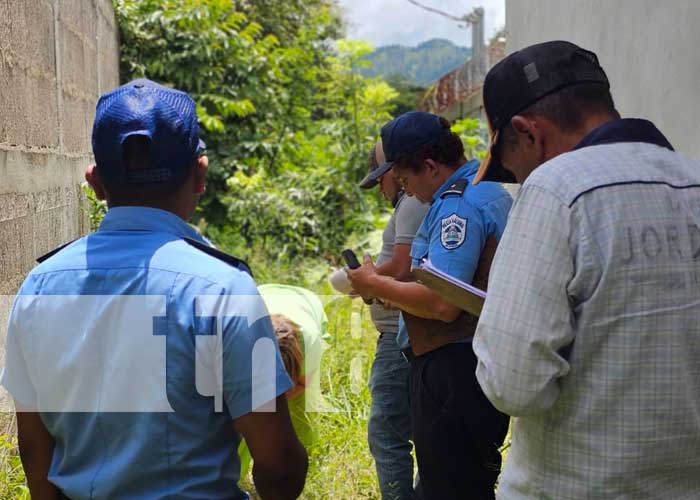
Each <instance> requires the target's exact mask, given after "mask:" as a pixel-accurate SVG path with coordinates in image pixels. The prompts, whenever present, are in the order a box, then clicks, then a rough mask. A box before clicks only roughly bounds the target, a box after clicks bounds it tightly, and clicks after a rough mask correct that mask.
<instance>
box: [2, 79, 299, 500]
mask: <svg viewBox="0 0 700 500" xmlns="http://www.w3.org/2000/svg"><path fill="white" fill-rule="evenodd" d="M92 145H93V151H94V154H95V160H96V162H97V165H96V166H92V167H90V168H89V169H88V171H87V173H86V176H87V179H88V181H89V182H90V184H91V185H92V186H93V188H94V189H95V193H96V194H97V196H98V197H100V198H106V200H107V204H108V206H109V210H108V212H107V214H106V216H105V218H104V220H103V222H102V224H101V226H100V228H99V230H98V231H97V232H96V233H94V234H91V235H89V236H86V237H84V238H81V239H79V240H77V241H75V242H73V243H71V244H69V245H67V246H65V248H62V249H60V251H57V252H54V255H52V256H49V257H48V258H45V259H41V260H42V261H43V262H42V263H41V264H40V265H39V266H38V267H36V268H35V269H34V270H33V271H32V272H31V273H30V274H29V276H28V277H27V279H26V280H25V282H24V283H23V285H22V287H21V289H20V291H19V295H18V296H17V299H16V301H15V303H14V305H13V309H12V313H11V317H10V323H9V330H8V338H7V352H6V358H5V370H4V373H3V376H2V384H3V385H4V386H5V387H6V388H7V389H8V391H9V392H10V394H11V395H12V396H13V398H14V401H15V405H16V408H17V430H18V436H19V450H20V455H21V458H22V463H23V465H24V470H25V472H26V475H27V482H28V485H29V489H30V492H31V495H32V498H35V499H55V498H60V497H62V498H70V499H74V500H87V499H92V498H123V499H142V498H148V499H166V498H207V499H220V500H224V499H225V500H232V499H235V500H243V499H247V498H248V495H247V494H246V493H245V492H243V491H242V490H241V489H240V488H239V487H238V485H237V483H238V479H239V477H238V475H239V462H238V454H237V453H236V451H237V448H238V443H239V441H240V435H242V436H244V437H245V439H246V442H247V443H248V445H249V447H250V450H251V453H252V455H253V457H254V459H255V467H254V469H253V477H254V480H255V485H256V488H257V490H258V493H259V494H260V496H261V497H262V498H264V499H292V498H296V497H297V496H298V495H299V494H300V492H301V490H302V488H303V485H304V477H305V474H306V464H307V457H306V453H305V451H304V449H303V447H302V446H301V444H300V443H299V441H298V440H297V437H296V435H295V434H294V430H293V428H292V423H291V421H290V418H289V413H288V410H287V403H286V400H285V397H284V393H285V392H286V391H287V390H289V389H290V388H291V383H290V380H289V377H288V376H287V374H286V373H285V371H284V367H283V364H282V361H281V359H280V356H279V350H278V349H277V347H276V344H275V341H274V333H273V330H272V325H271V323H270V319H269V316H268V315H267V310H266V309H265V307H264V305H263V304H262V302H261V300H260V299H259V295H258V292H257V289H256V287H255V283H254V282H253V279H252V278H251V276H250V275H249V274H248V271H247V268H246V267H245V266H244V265H243V264H242V263H241V262H240V261H238V260H237V259H235V258H233V257H231V256H226V255H225V254H223V253H222V252H218V251H216V250H213V249H211V248H210V247H209V246H207V244H206V241H205V240H204V239H203V238H202V236H201V235H199V233H197V231H195V230H194V229H192V227H191V226H189V225H188V224H187V223H186V220H187V219H189V218H190V217H191V216H192V215H193V213H194V210H195V207H196V205H197V200H198V198H199V196H200V195H201V193H202V192H203V191H204V175H205V173H206V170H207V165H208V160H207V158H206V156H203V151H202V146H203V143H202V142H201V141H200V140H199V134H198V127H197V118H196V113H195V103H194V101H193V100H192V99H191V98H190V97H189V96H188V95H187V94H185V93H184V92H180V91H177V90H173V89H170V88H166V87H162V86H160V85H157V84H155V83H153V82H150V81H148V80H137V81H134V82H131V83H128V84H126V85H124V86H122V87H120V88H118V89H115V90H113V91H111V92H109V93H107V94H105V95H103V96H102V97H101V99H100V100H99V102H98V104H97V113H96V117H95V123H94V128H93V135H92ZM256 353H257V354H256ZM254 358H255V359H256V360H257V362H254V361H253V359H254ZM261 408H264V410H265V411H255V410H256V409H261Z"/></svg>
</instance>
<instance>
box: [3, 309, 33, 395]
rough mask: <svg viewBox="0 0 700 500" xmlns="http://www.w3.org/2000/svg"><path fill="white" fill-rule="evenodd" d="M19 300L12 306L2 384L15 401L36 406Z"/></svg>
mask: <svg viewBox="0 0 700 500" xmlns="http://www.w3.org/2000/svg"><path fill="white" fill-rule="evenodd" d="M18 315H19V311H18V308H17V301H16V300H15V304H14V306H13V307H12V313H11V314H10V320H9V323H8V328H7V339H6V342H5V366H4V367H3V369H2V376H1V378H0V384H2V386H3V387H5V389H7V391H8V392H9V393H10V394H11V395H12V397H13V398H14V400H15V402H16V403H17V404H19V405H20V406H22V407H24V408H36V407H37V396H36V389H35V387H34V384H33V383H32V379H31V377H30V371H29V366H28V363H27V359H26V357H25V353H24V352H23V350H22V347H21V339H20V337H21V336H22V329H21V327H20V326H19V325H21V321H20V318H19V317H18Z"/></svg>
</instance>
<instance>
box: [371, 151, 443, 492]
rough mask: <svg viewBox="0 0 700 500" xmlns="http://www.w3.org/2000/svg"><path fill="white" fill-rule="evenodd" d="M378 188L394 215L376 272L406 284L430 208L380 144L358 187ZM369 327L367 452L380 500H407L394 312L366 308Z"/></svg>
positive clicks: (408, 435)
mask: <svg viewBox="0 0 700 500" xmlns="http://www.w3.org/2000/svg"><path fill="white" fill-rule="evenodd" d="M375 186H379V190H380V192H381V194H382V196H383V197H384V198H385V199H386V200H387V201H388V202H390V203H391V205H392V206H393V207H394V213H392V214H391V218H390V219H389V222H388V223H387V225H386V227H385V228H384V232H383V233H382V249H381V252H380V253H379V256H378V258H377V273H379V274H381V275H384V276H390V277H392V278H394V279H397V280H400V281H406V280H407V279H408V278H409V276H410V271H411V255H410V250H411V243H412V242H413V238H414V237H415V235H416V231H417V230H418V227H419V226H420V224H421V222H422V221H423V217H424V216H425V214H426V212H427V211H428V208H430V205H428V204H426V203H422V202H421V201H420V200H418V199H417V198H415V197H413V196H406V195H405V194H404V192H403V190H402V189H401V185H400V184H399V182H398V181H397V180H396V178H395V177H394V175H393V173H392V169H391V163H387V161H386V159H385V156H384V149H383V146H382V141H381V140H380V141H379V142H377V144H375V145H374V146H373V147H372V150H371V151H370V156H369V172H368V173H367V175H366V176H365V178H364V179H362V181H360V187H361V188H362V189H371V188H373V187H375ZM370 313H371V315H372V323H374V326H375V328H376V329H377V331H379V338H378V339H377V353H376V355H375V358H374V362H373V363H372V372H371V374H370V380H369V387H370V391H371V392H372V406H371V408H370V412H369V421H368V423H367V435H368V441H369V449H370V451H371V452H372V456H373V457H374V461H375V464H376V468H377V479H378V480H379V489H380V490H381V494H382V499H384V500H388V499H392V500H411V499H413V498H415V497H416V494H415V493H414V491H413V457H412V456H411V449H412V448H413V446H412V445H411V442H410V440H411V439H412V437H413V432H412V426H411V415H410V412H409V409H408V363H407V362H406V359H404V357H403V355H402V353H401V349H400V348H399V345H398V343H397V342H396V336H397V334H398V332H399V311H398V310H397V309H393V308H386V307H384V305H382V304H381V303H380V302H379V301H374V303H373V304H372V305H371V306H370Z"/></svg>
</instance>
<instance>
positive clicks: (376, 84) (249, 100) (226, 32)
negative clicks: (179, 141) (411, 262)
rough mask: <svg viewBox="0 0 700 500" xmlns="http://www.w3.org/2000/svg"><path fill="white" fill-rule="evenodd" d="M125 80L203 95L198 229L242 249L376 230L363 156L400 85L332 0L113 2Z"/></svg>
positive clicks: (268, 251) (312, 252)
mask: <svg viewBox="0 0 700 500" xmlns="http://www.w3.org/2000/svg"><path fill="white" fill-rule="evenodd" d="M115 7H116V11H117V16H118V20H119V26H120V31H121V35H122V45H121V74H122V80H124V81H128V80H131V79H133V78H136V77H141V76H146V77H148V78H151V79H154V80H156V81H159V82H161V83H164V84H166V85H171V86H174V87H177V88H181V89H183V90H185V91H187V92H189V93H190V94H191V95H192V96H193V97H194V99H195V100H196V102H197V104H198V106H197V110H198V115H199V119H200V123H201V124H202V126H203V128H204V134H203V135H204V139H205V141H206V142H207V146H208V151H209V157H210V172H209V178H208V185H207V193H206V195H205V196H204V198H203V199H202V202H201V204H200V212H199V213H198V215H197V218H198V224H199V227H200V228H201V229H202V230H203V231H205V232H206V233H207V234H208V235H209V236H210V237H212V238H213V239H214V240H216V241H217V243H218V244H219V245H220V246H222V247H223V248H225V249H227V250H229V251H231V252H233V253H236V254H237V255H239V256H241V257H243V258H247V259H249V258H255V257H258V256H260V255H261V253H262V254H265V255H267V256H270V257H271V258H272V257H273V258H274V259H273V260H277V261H283V260H285V259H287V260H288V259H292V258H299V257H306V256H318V255H330V254H333V255H335V254H337V250H338V247H339V245H340V244H342V242H343V241H344V240H345V238H346V237H347V235H348V234H350V233H352V232H353V231H363V230H364V231H366V230H367V229H368V228H369V227H370V224H369V222H370V221H369V218H368V213H369V212H370V211H369V210H368V208H370V207H374V206H375V205H376V199H371V198H370V199H369V200H366V199H365V198H363V197H362V196H361V195H360V192H359V190H358V188H357V186H356V183H357V181H358V180H359V179H360V178H361V177H362V175H363V174H364V173H365V169H366V160H365V158H366V154H367V151H368V149H369V147H370V146H371V144H372V141H373V140H374V138H375V137H376V136H377V134H378V132H379V127H380V126H381V124H382V123H384V122H386V121H387V120H388V119H389V118H391V115H390V109H391V101H392V99H394V98H395V97H396V96H397V94H396V92H395V91H394V90H393V89H392V88H391V87H390V86H389V85H387V84H386V83H385V82H383V81H382V80H380V79H370V78H365V77H363V76H361V75H360V73H359V70H360V69H361V68H362V67H363V66H365V65H367V64H368V63H367V62H365V61H363V60H362V57H363V56H365V55H366V54H368V53H369V52H370V51H371V47H370V46H368V45H367V44H365V43H362V42H350V41H346V40H342V39H340V27H341V21H340V17H339V14H338V12H337V10H336V9H337V7H336V5H335V3H334V2H332V1H331V0H314V1H311V2H301V1H298V2H281V1H272V0H268V1H265V2H257V1H256V2H231V1H230V0H167V1H162V0H115Z"/></svg>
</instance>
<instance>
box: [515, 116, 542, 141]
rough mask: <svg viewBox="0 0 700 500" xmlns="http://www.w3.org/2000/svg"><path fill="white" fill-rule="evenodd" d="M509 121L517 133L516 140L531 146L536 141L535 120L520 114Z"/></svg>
mask: <svg viewBox="0 0 700 500" xmlns="http://www.w3.org/2000/svg"><path fill="white" fill-rule="evenodd" d="M510 123H511V125H512V126H513V128H514V129H515V132H516V134H518V141H519V142H521V141H522V143H523V144H525V145H528V146H530V147H532V145H533V144H535V143H536V142H537V137H538V136H539V134H538V131H537V122H535V121H534V120H529V119H527V118H525V117H524V116H521V115H515V116H514V117H513V118H511V119H510Z"/></svg>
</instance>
